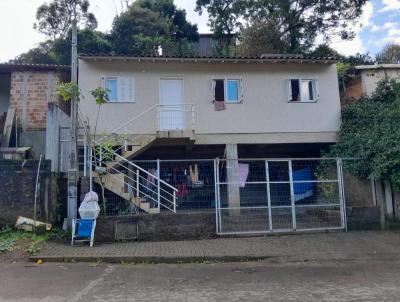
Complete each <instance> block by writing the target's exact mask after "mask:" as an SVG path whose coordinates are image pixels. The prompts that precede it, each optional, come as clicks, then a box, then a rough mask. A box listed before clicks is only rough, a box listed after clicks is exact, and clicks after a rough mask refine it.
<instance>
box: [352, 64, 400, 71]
mask: <svg viewBox="0 0 400 302" xmlns="http://www.w3.org/2000/svg"><path fill="white" fill-rule="evenodd" d="M356 69H359V70H369V69H400V64H374V65H359V66H356Z"/></svg>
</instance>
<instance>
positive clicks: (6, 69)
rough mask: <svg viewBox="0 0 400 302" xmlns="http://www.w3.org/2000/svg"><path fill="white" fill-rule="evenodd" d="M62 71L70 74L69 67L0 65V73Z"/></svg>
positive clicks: (55, 65) (53, 65)
mask: <svg viewBox="0 0 400 302" xmlns="http://www.w3.org/2000/svg"><path fill="white" fill-rule="evenodd" d="M29 70H32V71H63V72H70V71H71V67H70V66H68V65H57V64H17V63H15V64H14V63H0V72H11V71H29Z"/></svg>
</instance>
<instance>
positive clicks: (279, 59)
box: [79, 54, 339, 64]
mask: <svg viewBox="0 0 400 302" xmlns="http://www.w3.org/2000/svg"><path fill="white" fill-rule="evenodd" d="M79 58H80V59H82V60H85V61H138V62H140V61H152V62H181V63H184V62H194V63H200V62H208V63H212V62H221V63H225V62H227V63H228V62H232V63H320V64H334V63H336V62H338V61H339V59H338V58H335V57H310V56H303V55H296V54H293V55H292V54H265V55H262V56H261V57H223V56H221V57H215V56H183V57H182V56H180V57H175V56H157V57H156V56H123V55H113V54H96V55H93V54H81V55H80V56H79Z"/></svg>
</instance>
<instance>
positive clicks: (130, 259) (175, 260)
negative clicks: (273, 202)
mask: <svg viewBox="0 0 400 302" xmlns="http://www.w3.org/2000/svg"><path fill="white" fill-rule="evenodd" d="M283 259H284V257H281V256H215V257H207V256H188V257H185V256H184V257H155V256H149V257H142V256H138V257H135V256H99V257H93V256H40V255H37V256H32V257H29V261H31V262H36V261H38V260H43V261H44V262H105V263H132V264H140V263H149V264H162V263H165V264H180V263H196V262H197V263H199V262H249V261H261V260H271V261H273V262H280V261H283Z"/></svg>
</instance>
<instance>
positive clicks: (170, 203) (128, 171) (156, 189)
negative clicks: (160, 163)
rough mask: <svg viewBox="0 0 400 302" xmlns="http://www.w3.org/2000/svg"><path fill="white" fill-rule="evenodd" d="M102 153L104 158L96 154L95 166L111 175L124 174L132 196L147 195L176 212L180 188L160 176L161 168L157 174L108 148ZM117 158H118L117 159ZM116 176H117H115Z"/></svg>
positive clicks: (159, 206)
mask: <svg viewBox="0 0 400 302" xmlns="http://www.w3.org/2000/svg"><path fill="white" fill-rule="evenodd" d="M96 148H97V149H101V148H103V147H102V146H101V145H97V146H96ZM102 154H103V158H102V159H100V158H98V157H97V156H95V161H94V162H93V165H94V166H95V168H96V167H103V168H105V171H103V172H105V173H106V174H107V175H110V176H111V177H113V174H118V173H122V174H124V181H123V184H122V185H125V186H127V188H131V190H129V189H128V193H129V192H130V193H132V194H133V195H132V197H137V198H138V197H146V198H148V199H150V200H152V201H153V202H154V203H156V204H157V207H158V208H159V209H160V208H161V207H163V208H165V209H167V210H169V211H172V212H174V213H176V208H177V197H176V194H177V192H178V189H177V188H175V187H174V186H172V185H170V184H169V183H167V182H165V181H164V180H162V179H161V178H160V175H159V173H160V172H159V171H160V169H157V175H155V174H153V173H151V172H149V171H146V170H145V169H143V168H142V167H140V166H138V165H136V164H135V163H133V162H131V161H130V160H128V159H126V158H124V157H123V156H121V155H119V154H117V153H115V152H111V151H110V150H108V149H107V150H103V152H102ZM116 158H118V160H116V161H115V159H116ZM99 170H101V168H100V169H99ZM114 178H116V177H115V176H114ZM125 180H126V181H125Z"/></svg>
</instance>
